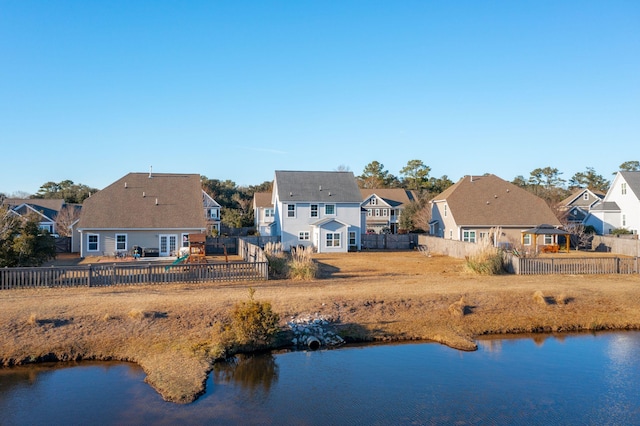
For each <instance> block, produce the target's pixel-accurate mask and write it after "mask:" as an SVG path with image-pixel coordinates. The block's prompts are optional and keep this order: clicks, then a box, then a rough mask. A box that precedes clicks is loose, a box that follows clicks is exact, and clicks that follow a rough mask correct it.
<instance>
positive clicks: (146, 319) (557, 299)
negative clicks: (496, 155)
mask: <svg viewBox="0 0 640 426" xmlns="http://www.w3.org/2000/svg"><path fill="white" fill-rule="evenodd" d="M317 261H318V263H319V265H320V268H321V271H322V274H323V275H322V276H321V277H320V278H319V279H316V280H313V281H290V280H272V281H264V282H253V283H224V284H220V283H218V284H213V283H209V284H199V285H187V284H184V285H148V286H139V287H114V288H65V289H40V290H8V291H3V292H0V324H3V327H2V328H1V329H0V342H2V343H1V344H0V365H4V366H9V365H25V364H29V363H32V362H37V361H50V360H57V361H79V360H99V361H115V360H117V361H128V362H135V363H137V364H138V365H140V366H141V367H142V368H143V370H144V371H145V373H146V375H147V377H146V379H145V381H146V382H147V383H149V384H150V385H151V386H152V387H153V388H154V389H155V390H156V391H157V392H158V393H160V395H162V397H163V398H164V399H165V400H167V401H171V402H176V403H190V402H193V401H194V400H196V399H197V397H199V396H200V395H202V394H203V393H204V391H205V389H204V386H205V383H206V379H207V375H208V373H209V372H210V370H211V369H212V367H213V363H214V362H215V360H216V359H219V358H220V357H221V355H222V354H223V352H222V349H224V342H223V341H221V339H220V333H219V330H220V328H221V327H223V325H224V323H225V320H226V319H227V317H228V313H229V312H230V310H231V309H232V307H233V305H234V304H235V303H237V302H239V301H245V300H247V299H248V288H249V286H251V287H252V288H253V289H254V290H256V293H255V299H256V300H260V301H269V302H270V303H271V304H272V307H273V310H274V311H275V312H277V313H278V314H279V315H280V321H281V325H282V326H283V329H284V327H285V324H286V322H287V321H289V320H290V319H292V318H297V317H301V316H305V315H316V314H318V315H322V316H323V317H325V318H329V319H330V320H331V321H330V323H331V326H332V328H333V329H334V330H335V331H336V332H337V333H338V335H340V336H341V337H342V338H344V339H345V340H346V341H347V342H348V343H368V342H394V341H397V342H401V341H433V342H437V343H441V344H444V345H447V346H449V347H451V348H453V349H457V350H465V351H472V350H476V349H477V344H476V343H475V339H476V338H479V337H482V336H487V335H495V336H501V335H505V336H507V335H517V334H531V333H563V332H583V331H603V330H612V331H613V330H640V291H639V290H640V276H638V275H626V276H623V275H619V276H513V275H498V276H478V275H471V274H469V273H467V272H465V271H464V268H463V261H460V260H457V259H451V258H446V257H433V258H427V257H425V256H423V255H421V254H419V253H416V252H399V253H398V252H391V253H362V254H360V253H357V254H355V253H354V254H349V255H346V256H344V255H342V257H340V256H334V257H331V256H325V257H320V256H318V259H317ZM288 338H290V336H288V335H287V333H283V334H282V340H280V341H279V342H278V343H277V344H276V345H274V348H276V347H279V348H281V349H282V348H284V349H286V346H287V345H288V344H289V343H290V340H289V341H287V339H288Z"/></svg>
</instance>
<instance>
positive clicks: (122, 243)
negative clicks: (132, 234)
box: [116, 234, 127, 251]
mask: <svg viewBox="0 0 640 426" xmlns="http://www.w3.org/2000/svg"><path fill="white" fill-rule="evenodd" d="M116 250H117V251H126V250H127V234H116Z"/></svg>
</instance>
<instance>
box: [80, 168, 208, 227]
mask: <svg viewBox="0 0 640 426" xmlns="http://www.w3.org/2000/svg"><path fill="white" fill-rule="evenodd" d="M149 176H150V174H149V173H129V174H128V175H126V176H124V177H122V178H121V179H119V180H117V181H115V182H114V183H112V184H111V185H109V186H107V187H106V188H104V189H103V190H102V191H98V192H96V193H95V194H93V195H92V196H91V197H89V198H87V199H86V200H85V201H84V203H83V204H82V213H81V215H80V221H79V223H78V229H205V228H206V219H205V214H204V207H203V203H202V187H201V185H200V175H197V174H168V173H165V174H163V173H154V174H153V175H152V177H149Z"/></svg>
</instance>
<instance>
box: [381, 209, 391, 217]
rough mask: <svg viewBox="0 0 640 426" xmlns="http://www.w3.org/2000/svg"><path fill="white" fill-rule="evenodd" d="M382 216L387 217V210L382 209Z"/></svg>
mask: <svg viewBox="0 0 640 426" xmlns="http://www.w3.org/2000/svg"><path fill="white" fill-rule="evenodd" d="M382 216H384V217H387V216H389V209H382Z"/></svg>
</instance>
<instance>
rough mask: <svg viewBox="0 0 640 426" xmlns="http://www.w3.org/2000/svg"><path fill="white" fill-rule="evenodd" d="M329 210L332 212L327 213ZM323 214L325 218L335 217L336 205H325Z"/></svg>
mask: <svg viewBox="0 0 640 426" xmlns="http://www.w3.org/2000/svg"><path fill="white" fill-rule="evenodd" d="M329 209H331V210H333V211H332V212H329ZM324 214H325V215H326V216H335V215H336V205H335V204H325V205H324Z"/></svg>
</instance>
